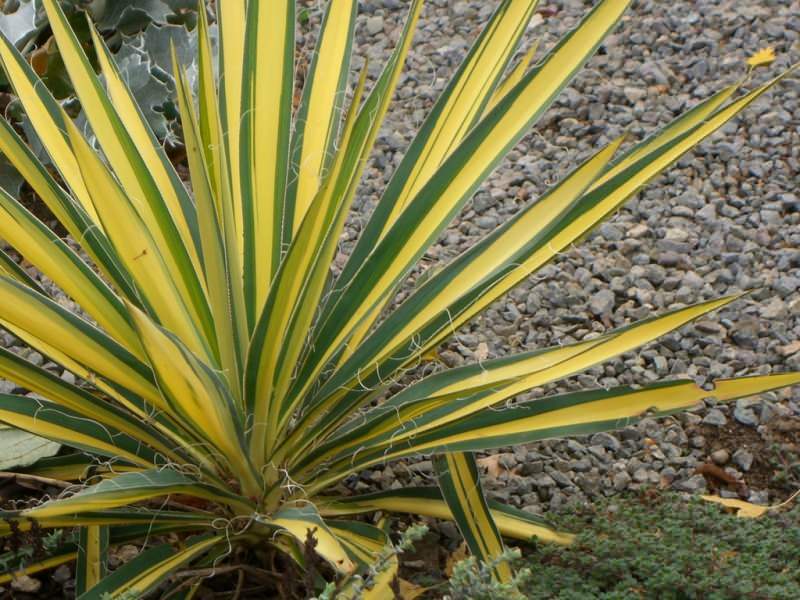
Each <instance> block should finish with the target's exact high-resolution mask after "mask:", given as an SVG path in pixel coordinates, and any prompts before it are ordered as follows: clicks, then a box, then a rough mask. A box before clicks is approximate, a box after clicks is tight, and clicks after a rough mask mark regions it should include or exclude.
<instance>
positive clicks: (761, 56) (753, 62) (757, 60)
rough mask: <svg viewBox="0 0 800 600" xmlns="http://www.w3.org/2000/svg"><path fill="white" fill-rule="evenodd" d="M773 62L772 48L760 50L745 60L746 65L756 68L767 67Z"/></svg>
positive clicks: (773, 52)
mask: <svg viewBox="0 0 800 600" xmlns="http://www.w3.org/2000/svg"><path fill="white" fill-rule="evenodd" d="M773 60H775V50H773V49H772V48H762V49H761V50H759V51H758V52H756V53H755V54H753V55H752V56H751V57H750V58H748V59H747V64H748V65H750V66H751V67H758V66H760V65H768V64H769V63H771V62H772V61H773Z"/></svg>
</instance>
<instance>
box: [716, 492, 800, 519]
mask: <svg viewBox="0 0 800 600" xmlns="http://www.w3.org/2000/svg"><path fill="white" fill-rule="evenodd" d="M798 494H800V490H797V491H796V492H795V493H794V494H792V495H791V496H789V497H788V498H787V499H786V500H784V501H783V502H781V503H780V504H773V505H772V506H761V505H758V504H752V503H750V502H745V501H744V500H736V499H735V498H720V497H719V496H700V497H701V498H702V499H703V500H705V501H706V502H716V503H717V504H722V505H723V506H727V507H728V508H733V509H736V516H737V517H744V518H746V519H756V518H758V517H760V516H761V515H763V514H764V513H766V512H768V511H770V510H776V509H778V508H781V507H782V506H786V505H787V504H789V503H790V502H791V501H792V500H794V499H795V498H796V497H797V495H798Z"/></svg>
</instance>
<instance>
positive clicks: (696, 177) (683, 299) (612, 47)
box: [0, 0, 800, 535]
mask: <svg viewBox="0 0 800 600" xmlns="http://www.w3.org/2000/svg"><path fill="white" fill-rule="evenodd" d="M361 4H362V14H361V15H360V16H359V21H360V22H359V25H358V29H357V34H356V40H357V44H358V52H357V56H356V57H355V59H354V70H358V69H360V68H362V67H363V65H364V58H365V57H368V58H369V67H368V68H369V71H370V76H372V77H373V78H374V76H375V75H376V74H377V73H378V71H379V68H380V65H381V64H382V62H383V60H384V59H385V58H386V57H387V56H388V54H389V52H390V51H391V49H392V47H393V43H394V41H395V40H396V39H397V36H398V34H399V29H400V26H401V22H402V18H403V16H404V14H405V8H404V7H405V2H401V1H400V0H365V1H363V2H362V3H361ZM495 5H496V3H495V2H490V3H487V2H478V1H468V2H464V1H458V2H452V1H448V0H428V2H427V6H426V8H425V9H424V12H423V17H422V20H421V23H420V26H419V32H418V34H417V37H416V39H415V43H414V45H413V48H412V50H411V56H410V60H409V64H408V67H407V70H406V72H405V73H404V75H403V76H402V79H401V82H400V85H399V91H398V95H397V98H396V103H395V104H394V106H393V108H392V111H391V113H390V115H389V117H388V121H387V125H386V127H385V128H384V130H383V131H382V133H381V136H380V139H379V143H378V146H379V149H378V151H377V153H376V154H375V155H374V157H373V159H372V161H371V163H370V165H368V168H367V172H366V177H365V183H364V184H363V185H362V188H361V191H360V193H359V199H358V200H357V201H356V209H357V211H358V213H357V214H356V215H355V216H354V218H353V219H352V220H351V221H350V223H349V224H348V225H347V229H346V231H345V233H344V234H343V237H342V249H341V254H340V256H339V257H337V262H339V263H340V264H341V261H342V260H343V259H344V257H345V256H346V253H347V252H348V250H349V249H350V248H351V247H352V242H353V240H354V239H355V238H356V237H357V235H358V230H359V227H360V222H361V221H362V220H363V217H364V216H365V215H366V214H368V211H369V209H370V208H371V206H373V205H374V203H375V201H376V200H377V193H378V192H379V191H380V190H382V189H383V187H384V185H385V183H386V182H387V181H388V178H389V175H390V174H391V171H392V167H393V166H394V165H396V164H397V162H398V161H399V160H400V158H401V156H402V153H403V150H404V148H405V147H406V145H407V143H408V142H409V140H410V139H411V136H412V134H413V133H414V132H415V131H416V129H417V127H418V125H419V124H420V123H421V121H422V119H423V118H424V116H425V114H426V111H427V109H429V108H430V106H431V105H432V103H433V101H434V99H435V98H436V96H437V94H438V92H439V91H440V90H441V89H442V88H443V86H444V84H445V82H446V81H447V79H448V77H449V76H450V75H451V73H452V72H453V71H454V69H455V68H456V66H457V65H458V62H459V61H460V59H461V58H462V57H463V55H464V53H465V52H466V50H467V48H468V47H469V44H470V43H471V41H472V40H473V39H474V36H475V35H476V33H477V32H478V31H479V27H480V24H481V23H483V22H485V21H486V19H487V18H488V17H489V15H490V12H491V9H492V8H493V7H494V6H495ZM590 5H591V3H590V2H584V1H575V0H564V1H560V2H550V3H542V5H541V6H540V10H541V11H542V14H543V16H544V21H543V23H542V24H540V25H539V26H537V27H536V28H535V30H533V31H531V32H530V33H529V35H528V37H527V40H526V44H527V43H530V42H531V41H532V40H533V39H535V38H537V37H541V38H542V46H541V48H548V47H550V46H551V45H552V43H553V42H554V41H555V40H556V39H557V37H558V36H559V35H560V34H563V33H564V32H565V31H567V30H568V29H569V28H571V27H572V26H574V25H575V24H576V23H577V21H578V19H579V18H580V17H581V16H582V15H583V14H584V13H585V11H586V10H587V9H588V7H589V6H590ZM316 6H317V4H316V3H309V13H308V16H309V23H308V25H307V26H306V27H304V31H306V32H308V31H313V30H314V28H315V27H316V24H317V23H318V21H319V13H318V11H317V9H316V8H315V7H316ZM798 38H800V2H797V1H788V0H782V1H770V0H765V1H764V2H759V3H755V2H736V1H734V0H718V1H712V0H698V1H694V2H690V1H688V0H679V1H676V2H655V1H650V0H645V1H639V2H636V3H635V5H634V7H633V8H632V9H631V10H630V11H629V12H628V14H627V16H626V17H625V19H624V22H623V23H622V25H621V26H620V27H619V28H618V29H617V30H616V31H615V32H614V33H613V35H611V36H610V37H609V38H608V40H607V42H606V43H605V45H604V46H603V47H602V48H601V50H600V52H599V53H598V54H597V56H595V57H594V58H593V59H592V60H591V61H590V63H589V65H588V66H587V68H585V69H584V71H583V72H582V73H581V74H580V75H579V76H578V77H577V78H576V79H575V81H574V82H573V83H572V85H571V86H570V87H568V88H567V89H566V90H565V91H564V93H563V94H562V96H561V98H560V99H559V100H558V101H557V103H556V104H555V105H554V107H553V108H552V109H551V110H550V111H549V112H548V113H547V114H546V115H545V116H544V118H542V119H541V120H540V122H539V124H538V125H537V126H536V127H535V129H534V131H533V132H532V133H531V134H530V135H528V136H527V137H526V138H525V139H524V140H523V141H522V142H521V143H520V144H519V145H518V146H517V148H515V149H514V150H513V151H512V152H511V154H510V155H509V158H508V160H506V161H505V163H504V164H503V166H502V167H501V168H499V169H498V170H497V171H496V173H494V174H493V175H492V177H491V178H490V180H489V181H488V182H487V184H486V185H485V186H484V187H483V188H482V189H481V191H480V192H479V193H478V194H477V195H476V196H475V198H474V199H473V201H472V202H471V203H470V204H469V205H468V207H467V208H466V209H465V211H464V212H463V214H462V215H461V216H460V217H459V218H457V219H456V220H455V221H454V223H453V224H452V225H451V226H450V227H449V228H448V229H447V231H446V232H444V234H443V235H442V237H441V239H440V240H439V242H438V243H437V244H436V245H435V246H434V247H433V248H432V249H431V250H430V251H429V253H428V254H427V256H426V259H425V265H426V266H428V267H429V266H435V265H436V264H437V263H442V262H444V261H447V260H449V259H450V258H452V257H453V256H455V255H457V254H458V253H460V252H461V251H463V250H465V249H466V248H469V247H470V246H471V245H472V244H474V243H475V242H476V241H477V240H479V239H480V238H481V237H483V236H485V235H486V234H487V233H488V232H489V231H490V230H492V229H493V228H494V227H495V226H496V225H497V224H498V223H501V222H503V221H505V220H506V219H508V218H509V216H510V215H512V214H513V213H515V212H516V211H517V210H519V209H520V208H521V207H522V206H523V205H525V203H527V202H529V201H531V200H532V199H535V198H536V197H537V196H539V195H540V194H541V193H542V192H543V191H544V190H545V189H547V186H548V185H549V184H551V183H552V182H554V181H557V180H558V179H559V178H560V177H561V176H563V175H564V174H565V173H566V172H567V171H568V169H569V168H571V167H572V166H574V165H576V164H578V163H579V162H580V161H581V160H583V159H584V158H586V157H587V156H588V155H589V154H590V153H592V152H594V151H596V150H597V149H598V148H599V147H601V146H602V145H604V144H606V143H607V142H609V141H610V140H611V139H613V138H614V137H616V136H618V135H620V134H621V133H622V132H623V131H625V130H627V131H629V132H630V134H631V137H632V139H633V140H634V141H635V140H639V139H641V138H642V137H644V136H645V135H646V134H647V133H648V132H650V131H652V130H654V129H655V128H656V127H657V126H659V125H660V124H664V123H666V122H667V121H669V120H670V119H671V118H673V117H674V116H676V115H678V114H679V113H681V112H683V111H684V110H686V109H687V108H688V107H690V106H691V105H692V104H694V103H695V102H697V101H698V100H700V99H702V98H706V97H708V96H709V95H710V94H711V93H713V92H714V91H716V90H718V89H720V88H721V87H723V86H724V85H727V84H730V83H733V82H735V81H737V80H738V79H739V78H741V77H742V76H743V75H744V74H745V73H746V65H745V60H746V58H747V57H748V56H749V55H750V54H752V53H753V52H755V51H756V50H758V49H759V48H761V47H764V46H768V45H769V46H774V48H775V50H776V52H777V54H778V59H777V60H776V61H775V63H774V64H773V65H772V66H771V67H770V68H767V69H759V70H758V71H757V72H756V73H755V76H754V81H756V82H758V81H762V80H764V79H765V78H767V77H769V76H770V75H771V74H772V73H776V72H778V71H779V70H780V69H781V68H784V67H786V66H787V65H789V64H791V63H793V62H797V61H798V60H800V50H798V48H799V47H800V45H799V44H798ZM300 41H301V42H305V43H307V44H310V43H311V41H312V40H311V35H310V33H306V34H305V35H303V34H302V33H301V36H300ZM541 52H542V50H540V55H541ZM799 92H800V77H797V76H795V77H794V78H790V79H788V80H787V81H785V82H783V83H782V84H781V85H780V86H779V87H778V88H777V89H776V90H775V91H773V92H770V93H768V94H767V95H766V97H764V98H763V99H761V100H759V101H758V102H757V103H756V104H755V105H753V106H752V107H751V108H749V109H748V110H747V111H746V113H745V114H744V115H743V116H742V117H740V118H738V119H736V120H735V121H734V122H733V123H731V124H729V125H727V126H726V127H725V128H724V129H723V130H722V132H720V133H718V134H716V135H715V136H714V137H713V138H712V139H711V140H708V141H706V142H705V143H704V144H703V145H702V146H701V147H700V148H698V149H696V150H695V151H694V152H692V153H690V154H688V155H686V156H685V157H684V158H682V159H681V160H680V161H679V163H678V164H677V165H676V166H674V167H672V168H671V169H669V170H668V172H667V173H666V174H665V175H663V176H661V177H659V178H657V179H656V180H655V181H654V182H652V183H651V184H650V185H649V186H647V188H646V189H645V190H644V191H642V192H641V193H640V194H638V195H637V196H636V197H635V198H634V199H632V200H631V201H629V202H628V204H627V205H626V206H625V208H624V209H623V210H621V211H620V212H619V213H618V214H617V215H615V216H614V217H613V218H611V219H610V220H609V221H608V222H607V223H606V224H604V225H602V226H601V227H600V228H599V230H597V231H596V233H594V234H593V235H592V236H591V237H590V238H589V239H587V240H586V241H585V242H584V243H582V244H581V245H580V246H578V247H575V248H572V249H570V250H569V251H568V252H565V253H564V254H563V255H562V256H560V257H559V259H558V260H557V261H555V262H554V263H553V264H552V265H550V266H548V267H547V268H545V269H543V270H541V271H540V272H539V273H538V274H537V276H536V277H534V278H531V279H530V280H529V281H527V282H526V283H524V284H523V285H521V286H519V287H518V288H517V289H515V290H514V291H512V292H511V293H510V294H509V296H508V297H507V298H505V299H503V300H501V301H499V302H497V303H495V304H494V305H493V306H492V307H491V308H490V309H489V310H488V311H487V312H486V313H485V314H484V315H483V316H481V317H480V318H478V319H477V320H475V321H474V322H473V323H471V324H469V325H468V326H465V327H464V328H463V329H462V330H461V331H460V332H459V334H458V335H457V336H456V338H454V340H452V341H451V342H450V343H448V344H447V345H446V347H445V348H444V349H442V351H441V352H440V356H441V360H442V362H443V363H445V364H446V365H447V366H457V365H461V364H464V363H468V362H472V361H475V360H476V356H486V355H488V357H490V358H492V357H498V356H503V355H506V354H508V353H512V352H517V351H520V350H524V349H532V348H538V347H543V346H548V345H553V344H557V343H568V342H572V341H576V340H580V339H582V338H584V337H585V336H587V335H589V334H592V333H596V332H603V331H606V330H607V329H609V328H611V327H618V326H621V325H623V324H626V323H629V322H632V321H636V320H638V319H641V318H643V317H646V316H649V315H650V314H652V313H653V312H657V311H665V310H666V309H668V308H671V307H677V306H681V305H685V304H687V303H692V302H697V301H700V300H703V299H711V298H714V297H718V296H720V295H724V294H730V293H733V292H737V291H742V290H752V293H751V294H750V295H749V296H747V297H746V298H745V299H743V300H740V301H738V302H737V303H735V304H734V305H733V306H732V307H730V308H727V309H724V310H721V311H719V312H717V313H715V314H713V315H712V316H710V317H708V318H705V319H703V320H702V321H700V322H698V323H696V324H694V325H691V326H687V327H684V328H683V329H681V330H680V331H679V332H678V333H676V334H673V335H669V336H667V337H665V338H663V339H662V340H661V341H659V342H658V343H654V344H650V345H648V346H646V347H644V348H642V349H641V350H640V351H637V352H632V353H627V354H625V355H623V356H622V357H620V358H618V359H616V360H613V361H610V362H608V363H606V364H604V365H603V366H600V367H596V368H594V369H591V370H589V371H587V372H586V373H584V374H581V375H579V376H577V377H574V378H571V379H569V380H567V381H564V382H560V383H559V384H558V385H552V386H548V387H547V388H545V389H539V390H535V391H534V392H532V393H531V394H530V397H534V396H539V395H543V394H549V393H553V392H556V391H567V390H576V389H583V388H587V387H597V386H615V385H620V384H636V383H646V382H650V381H655V380H657V379H662V378H668V377H670V378H677V377H684V376H685V377H689V378H693V379H695V380H696V381H697V382H698V383H701V384H706V383H708V382H710V381H711V380H712V379H715V378H720V377H730V376H734V375H744V374H759V373H760V374H765V373H770V372H773V371H775V372H777V371H782V370H788V369H800V244H799V243H798V242H800V228H798V227H797V225H798V223H800V190H798V186H797V183H798V177H799V175H798V173H800V165H799V164H798V163H800V101H799V100H798V93H799ZM0 343H3V344H5V345H7V346H11V345H14V344H15V342H14V340H13V338H11V337H10V336H8V335H5V334H3V336H2V337H0ZM28 357H29V358H30V359H31V360H33V361H34V362H38V363H41V362H42V361H43V358H42V357H41V355H38V354H37V353H30V354H29V355H28ZM64 377H65V378H70V377H71V375H69V374H65V375H64ZM12 389H13V386H11V385H10V384H7V383H5V382H3V381H2V380H0V392H4V391H11V390H12ZM797 419H800V395H798V394H797V393H792V392H791V391H783V392H780V393H772V394H767V395H764V396H763V397H761V398H754V399H748V400H744V401H739V402H737V403H735V404H733V405H724V406H714V405H712V404H709V405H708V406H706V407H704V408H702V409H697V410H694V411H691V412H689V413H686V414H683V415H680V416H678V417H675V418H668V419H661V420H653V419H645V420H644V421H643V422H641V423H640V424H638V425H637V426H632V427H627V428H624V429H622V430H620V431H617V432H613V433H611V434H605V433H603V434H597V435H594V436H591V437H588V438H577V439H570V440H556V441H551V442H543V443H538V444H535V445H531V446H529V447H520V448H516V449H508V450H506V451H499V453H493V455H492V457H491V458H489V459H488V460H484V461H483V463H484V464H485V465H486V466H487V467H488V468H489V471H490V476H489V477H488V478H487V487H488V488H489V489H490V490H491V493H492V494H494V495H495V496H497V497H499V498H502V499H504V500H506V501H509V502H511V503H513V504H515V505H518V506H521V507H524V508H525V509H526V510H530V511H533V512H545V511H547V510H558V509H560V508H563V507H564V506H566V505H568V503H569V502H570V501H583V500H586V499H591V498H593V497H597V496H599V495H605V496H608V495H613V494H617V493H621V492H624V491H627V490H634V489H640V488H644V487H648V486H656V487H660V488H662V489H672V490H678V491H683V492H691V493H698V492H704V491H706V490H708V489H709V488H710V487H711V488H713V485H711V483H710V481H712V479H713V478H711V479H710V478H709V476H708V475H707V474H705V472H703V471H702V470H701V471H698V466H700V465H708V464H711V465H714V466H716V467H718V468H719V469H720V470H721V471H723V472H724V473H727V474H728V476H729V477H731V478H733V480H736V481H738V482H742V485H730V484H729V485H722V486H721V487H722V488H723V489H722V493H723V494H727V495H735V496H737V497H745V498H749V499H750V500H751V501H756V502H765V501H768V500H770V498H769V484H768V482H766V481H764V480H763V478H761V479H760V480H759V481H757V482H756V483H753V482H752V481H750V480H749V479H748V477H749V473H750V472H752V470H753V468H754V465H757V464H758V462H759V457H758V449H759V448H763V447H765V445H766V444H769V443H771V442H772V441H774V439H773V438H774V435H775V431H776V430H777V431H779V432H783V433H786V432H792V431H793V427H794V424H795V423H796V422H797ZM798 431H800V430H798ZM791 435H797V434H796V433H795V434H789V438H788V439H789V441H790V442H791ZM786 439H787V438H786V437H785V436H784V437H782V438H781V440H782V441H783V442H784V443H786ZM433 478H434V475H433V472H432V468H431V463H430V461H429V460H426V458H425V457H421V458H420V460H419V461H417V462H413V461H407V462H401V463H393V464H392V465H391V466H385V467H383V468H378V469H375V470H372V471H368V472H366V473H364V474H362V475H361V476H359V477H353V478H352V479H351V480H350V481H348V485H350V486H351V487H352V488H354V489H358V490H369V489H386V488H392V487H400V486H406V485H409V484H419V483H425V482H428V483H430V482H432V481H433ZM717 479H719V477H717ZM723 483H724V482H723ZM446 527H447V525H445V526H443V528H445V530H446ZM452 533H453V535H455V529H454V527H452Z"/></svg>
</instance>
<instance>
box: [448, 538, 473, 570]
mask: <svg viewBox="0 0 800 600" xmlns="http://www.w3.org/2000/svg"><path fill="white" fill-rule="evenodd" d="M468 556H469V549H468V548H467V543H466V542H461V545H460V546H459V547H458V548H456V550H455V552H453V553H452V554H451V555H450V556H448V557H447V562H446V563H445V566H444V572H445V575H447V576H448V577H452V576H453V567H455V566H456V563H457V562H460V561H462V560H464V559H465V558H467V557H468Z"/></svg>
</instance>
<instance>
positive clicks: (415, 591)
mask: <svg viewBox="0 0 800 600" xmlns="http://www.w3.org/2000/svg"><path fill="white" fill-rule="evenodd" d="M427 591H428V588H426V587H422V586H421V585H417V584H416V583H412V582H410V581H407V580H405V579H401V580H400V595H401V596H402V597H403V600H414V599H415V598H419V597H420V596H422V594H424V593H425V592H427Z"/></svg>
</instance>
